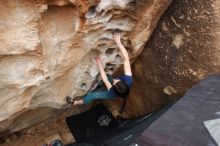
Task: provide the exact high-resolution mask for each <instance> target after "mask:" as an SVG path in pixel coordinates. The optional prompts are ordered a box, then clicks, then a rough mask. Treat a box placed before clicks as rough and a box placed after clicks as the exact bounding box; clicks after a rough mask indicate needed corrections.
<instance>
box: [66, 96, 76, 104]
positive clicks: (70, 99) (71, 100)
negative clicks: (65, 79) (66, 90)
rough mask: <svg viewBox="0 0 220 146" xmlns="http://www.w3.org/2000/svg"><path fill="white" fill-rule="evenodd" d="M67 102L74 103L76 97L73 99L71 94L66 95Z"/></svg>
mask: <svg viewBox="0 0 220 146" xmlns="http://www.w3.org/2000/svg"><path fill="white" fill-rule="evenodd" d="M66 102H67V103H68V104H73V103H74V99H73V98H72V97H70V96H67V97H66Z"/></svg>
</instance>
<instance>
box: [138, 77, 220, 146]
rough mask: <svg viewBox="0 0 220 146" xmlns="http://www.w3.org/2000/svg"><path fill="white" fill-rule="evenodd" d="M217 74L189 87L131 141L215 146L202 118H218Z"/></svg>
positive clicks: (219, 93)
mask: <svg viewBox="0 0 220 146" xmlns="http://www.w3.org/2000/svg"><path fill="white" fill-rule="evenodd" d="M219 112H220V75H213V76H210V77H207V78H206V79H204V80H203V81H201V82H200V83H199V84H198V85H196V86H194V87H193V88H192V89H190V90H189V91H188V92H187V93H186V94H185V96H184V97H182V98H181V99H180V100H179V101H178V102H177V103H175V104H174V105H173V106H172V107H171V108H170V109H169V110H168V111H167V112H166V113H164V114H163V115H162V116H161V117H160V118H158V119H157V120H156V121H155V122H154V123H153V124H152V125H151V126H150V127H149V128H147V129H146V130H145V131H144V132H143V133H142V134H141V136H140V137H139V138H138V139H137V140H136V141H135V143H137V144H139V145H141V146H142V145H143V146H217V144H216V143H215V142H214V140H213V139H212V138H211V136H210V135H209V133H208V132H207V130H206V128H205V127H204V124H203V121H207V120H212V119H217V118H220V115H219Z"/></svg>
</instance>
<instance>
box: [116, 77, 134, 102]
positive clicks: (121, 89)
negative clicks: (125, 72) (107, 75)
mask: <svg viewBox="0 0 220 146" xmlns="http://www.w3.org/2000/svg"><path fill="white" fill-rule="evenodd" d="M113 87H114V89H115V91H116V92H117V93H118V95H119V96H120V97H122V98H127V97H128V95H129V92H130V90H129V87H128V86H127V85H126V84H125V82H123V81H121V80H120V81H118V82H117V83H115V85H114V86H113Z"/></svg>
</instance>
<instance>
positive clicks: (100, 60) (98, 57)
mask: <svg viewBox="0 0 220 146" xmlns="http://www.w3.org/2000/svg"><path fill="white" fill-rule="evenodd" d="M95 61H96V63H97V64H98V65H99V64H101V62H102V59H101V57H100V56H96V58H95Z"/></svg>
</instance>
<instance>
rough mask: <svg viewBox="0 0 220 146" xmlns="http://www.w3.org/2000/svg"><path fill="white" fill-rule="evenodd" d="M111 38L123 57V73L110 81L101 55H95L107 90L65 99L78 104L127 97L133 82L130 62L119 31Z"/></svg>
mask: <svg viewBox="0 0 220 146" xmlns="http://www.w3.org/2000/svg"><path fill="white" fill-rule="evenodd" d="M113 40H114V41H115V43H116V44H117V46H118V47H119V50H120V52H121V54H122V57H123V59H124V75H122V76H120V77H117V78H114V79H113V80H112V81H110V80H109V79H108V77H107V75H106V73H105V71H104V69H103V66H102V59H101V57H100V56H97V57H96V58H95V61H96V63H97V65H98V67H99V72H100V75H101V78H102V81H103V82H104V84H105V85H106V87H107V89H108V90H107V91H97V92H95V91H94V92H90V93H88V94H87V95H85V96H84V97H83V98H82V99H80V100H74V99H72V98H71V97H69V96H67V97H66V100H67V102H68V103H72V104H73V105H79V104H89V103H91V102H92V101H94V100H97V99H114V98H116V97H121V98H123V99H125V98H127V97H128V94H129V91H130V88H131V85H132V82H133V78H132V72H131V64H130V60H129V56H128V52H127V50H126V49H125V47H124V46H123V44H122V43H121V35H120V33H114V35H113Z"/></svg>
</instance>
